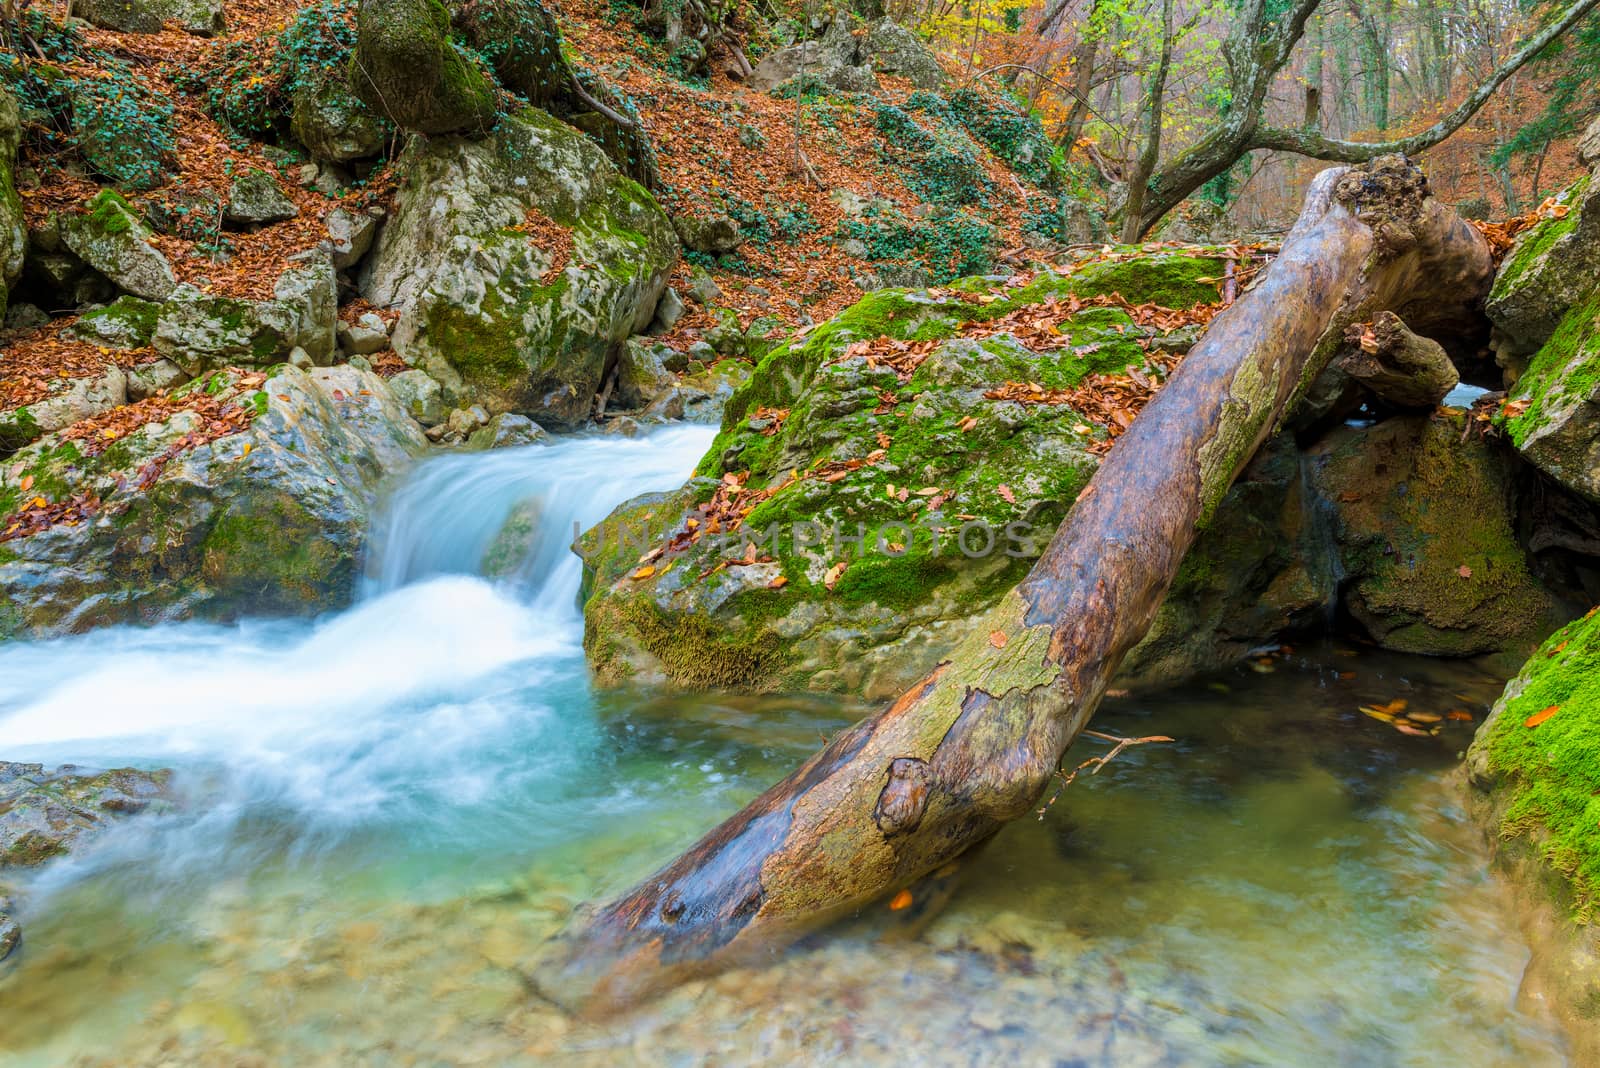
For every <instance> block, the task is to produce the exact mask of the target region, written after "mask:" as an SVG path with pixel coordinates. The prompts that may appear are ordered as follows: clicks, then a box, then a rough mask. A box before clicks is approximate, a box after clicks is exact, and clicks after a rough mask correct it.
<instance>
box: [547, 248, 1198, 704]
mask: <svg viewBox="0 0 1600 1068" xmlns="http://www.w3.org/2000/svg"><path fill="white" fill-rule="evenodd" d="M1216 274H1217V261H1215V260H1213V259H1209V258H1204V257H1165V256H1158V257H1152V258H1150V259H1149V260H1148V261H1145V262H1143V263H1140V262H1137V261H1135V262H1123V263H1110V264H1101V265H1096V266H1093V267H1089V268H1086V269H1085V270H1083V271H1082V272H1080V273H1078V274H1075V275H1072V276H1059V275H1053V274H1046V275H1042V276H1040V277H1039V278H1037V279H1036V280H1034V281H1032V282H1031V283H1029V284H1028V285H1026V286H1023V287H1013V288H1006V287H1005V286H1003V285H1002V284H1000V283H998V282H996V281H993V280H985V279H969V280H967V281H966V282H963V283H959V284H958V285H957V286H955V287H952V290H947V291H939V292H935V293H923V292H914V291H911V292H908V291H902V290H883V291H879V292H877V293H874V294H872V295H870V296H869V297H867V298H866V299H865V300H863V301H861V302H860V303H858V304H857V305H855V306H854V307H852V308H850V309H849V310H847V311H845V312H843V313H842V314H840V315H839V316H837V317H836V318H834V319H833V320H831V321H829V322H828V323H825V324H823V325H822V326H820V327H818V328H816V329H815V330H813V331H811V332H810V333H808V334H807V335H806V336H805V337H803V338H801V339H798V340H795V341H791V342H789V343H788V344H785V345H781V346H779V347H778V348H777V349H775V350H773V351H772V352H771V353H770V354H769V355H768V356H767V357H766V358H765V359H764V360H763V361H762V363H761V364H760V365H759V366H758V367H757V369H756V370H755V372H754V374H753V376H752V377H751V378H750V380H749V381H748V382H747V383H746V384H745V385H743V386H742V387H740V388H739V389H737V390H736V391H735V392H734V393H733V396H732V398H731V399H730V400H729V401H728V402H727V407H726V411H725V414H724V420H723V429H722V433H721V434H720V435H719V436H718V438H717V440H716V442H715V443H714V444H713V445H712V448H711V451H710V452H709V453H708V454H707V456H706V457H705V459H704V460H702V461H701V464H700V467H699V470H698V474H699V475H700V476H701V477H700V478H697V479H695V480H692V481H691V482H689V483H688V484H687V485H686V486H684V487H683V488H682V489H681V490H679V491H677V492H675V493H670V494H665V495H652V496H649V497H646V498H641V499H639V500H637V501H633V502H629V503H628V504H625V505H623V506H622V507H621V508H619V509H618V510H617V511H616V512H615V513H613V515H612V516H611V517H610V518H609V519H608V520H607V521H606V522H605V523H603V524H602V525H601V526H599V527H597V528H596V529H595V530H593V531H590V532H589V533H587V534H585V535H584V536H583V537H582V538H581V539H580V541H579V545H578V550H579V554H580V555H581V556H583V558H584V561H585V565H586V567H587V569H588V572H589V585H588V587H587V589H588V594H587V596H588V603H587V605H586V608H585V621H586V627H585V644H586V648H587V650H588V652H589V655H590V658H591V662H592V663H593V665H594V667H595V670H596V672H597V674H598V675H599V676H600V678H601V679H602V681H605V682H617V681H621V680H623V679H630V678H631V679H637V680H640V681H650V680H665V681H670V682H672V683H676V684H679V685H684V686H691V687H705V686H711V687H728V688H737V689H756V690H760V689H786V688H787V689H803V688H815V689H824V690H838V691H848V692H852V693H857V694H861V695H864V696H867V697H878V696H883V695H887V694H892V693H898V692H899V691H900V689H901V688H902V687H904V686H905V685H906V684H908V683H909V682H911V681H914V680H915V679H916V678H918V677H920V676H921V675H922V674H924V673H925V672H926V671H927V670H928V669H929V668H930V667H931V666H932V665H933V663H934V662H935V661H936V659H937V658H938V657H939V656H940V655H941V654H942V653H943V652H944V651H945V650H947V649H948V648H950V647H951V646H952V645H953V644H955V643H956V642H957V641H958V640H960V638H961V637H963V636H964V635H965V634H966V633H967V632H968V631H969V630H970V629H971V627H972V626H974V625H975V623H976V622H977V621H978V619H979V618H980V616H981V614H982V612H983V611H984V610H985V609H987V608H988V607H989V606H990V605H991V604H993V603H994V602H995V601H996V600H997V599H998V598H999V597H1000V595H1001V594H1002V593H1004V592H1005V591H1006V590H1008V589H1010V588H1011V587H1012V586H1013V585H1014V584H1015V583H1016V582H1017V581H1018V579H1020V578H1021V576H1022V575H1023V574H1025V573H1026V571H1027V569H1028V567H1029V566H1031V562H1032V560H1033V559H1034V558H1036V557H1037V556H1038V554H1039V552H1040V551H1041V550H1042V548H1043V545H1044V543H1045V541H1046V540H1048V538H1049V537H1050V535H1051V534H1052V533H1053V531H1054V529H1055V526H1056V525H1057V523H1059V521H1060V520H1061V518H1062V517H1063V516H1065V514H1066V511H1067V509H1068V508H1069V507H1070V506H1071V503H1072V501H1073V500H1074V499H1075V498H1076V496H1077V494H1078V492H1079V491H1080V490H1081V489H1082V488H1083V486H1084V485H1085V484H1086V483H1087V481H1088V479H1089V477H1090V475H1092V474H1093V472H1094V470H1095V469H1096V467H1097V466H1098V463H1099V461H1098V457H1097V456H1096V454H1095V452H1094V451H1092V450H1091V446H1092V445H1094V444H1095V443H1096V442H1097V441H1102V440H1103V439H1104V438H1105V437H1106V435H1107V431H1106V430H1105V428H1104V426H1103V425H1102V424H1101V423H1099V422H1098V421H1097V420H1095V419H1093V418H1090V417H1089V416H1087V415H1085V414H1083V413H1082V412H1081V411H1078V410H1076V409H1075V408H1074V407H1073V406H1072V405H1071V404H1068V403H1065V402H1064V401H1060V400H1058V401H1057V402H1056V403H1028V404H1024V403H1019V402H1018V401H1016V400H1009V399H989V398H986V397H985V396H984V394H985V393H986V392H990V391H997V390H1004V389H1006V388H1007V383H1029V382H1031V383H1036V384H1038V385H1040V387H1041V388H1043V389H1047V390H1048V389H1058V390H1063V391H1064V390H1068V389H1070V388H1072V387H1073V386H1076V385H1078V384H1080V383H1082V382H1083V380H1084V379H1085V378H1086V376H1088V375H1090V374H1093V373H1096V372H1106V371H1122V370H1123V369H1124V368H1127V367H1133V368H1136V369H1137V368H1142V367H1146V361H1147V357H1146V354H1145V352H1144V350H1143V349H1142V348H1141V347H1140V345H1139V344H1138V342H1137V339H1138V338H1139V336H1140V334H1141V330H1140V329H1139V328H1138V327H1136V326H1135V325H1134V323H1133V322H1132V321H1131V320H1130V319H1129V317H1128V315H1127V313H1126V312H1124V311H1123V310H1122V309H1120V308H1116V307H1093V306H1091V307H1085V308H1081V309H1080V310H1079V311H1077V312H1076V313H1075V314H1068V313H1067V311H1066V307H1065V305H1064V304H1056V305H1054V306H1053V307H1052V308H1051V310H1050V312H1048V313H1047V314H1048V315H1049V317H1050V320H1051V321H1052V322H1056V323H1057V328H1058V329H1059V330H1060V332H1061V335H1057V336H1055V338H1053V340H1052V341H1051V342H1048V343H1046V344H1045V345H1041V346H1040V347H1041V348H1042V349H1043V350H1044V351H1033V350H1031V349H1029V348H1028V347H1027V346H1026V345H1025V344H1024V343H1023V340H1020V339H1021V338H1026V339H1028V340H1030V341H1032V342H1034V343H1035V344H1038V342H1039V340H1040V339H1039V337H1038V336H1037V335H1034V334H1031V333H1030V332H1029V330H1028V328H1027V323H1028V322H1030V321H1031V319H1030V317H1029V315H1028V314H1027V312H1028V309H1030V308H1032V307H1038V306H1041V305H1044V304H1046V302H1048V301H1050V300H1052V299H1056V298H1065V297H1066V296H1067V295H1069V294H1073V293H1076V294H1078V295H1080V296H1085V297H1089V296H1094V295H1097V294H1105V293H1109V292H1112V291H1117V292H1120V293H1122V294H1123V295H1125V296H1127V297H1129V298H1130V299H1135V300H1137V299H1139V298H1140V297H1142V296H1151V295H1153V293H1154V292H1160V293H1161V294H1162V295H1165V294H1167V293H1173V294H1190V293H1195V292H1200V293H1202V295H1203V294H1204V293H1207V292H1209V293H1210V295H1211V297H1212V299H1214V296H1215V289H1214V287H1209V288H1207V287H1204V286H1198V285H1195V284H1194V280H1195V279H1199V278H1202V277H1207V276H1210V277H1215V276H1216ZM1185 278H1186V279H1188V282H1187V283H1186V282H1184V279H1185ZM1141 283H1144V284H1147V285H1149V286H1150V290H1151V292H1147V291H1146V290H1145V289H1143V288H1141ZM1180 299H1181V298H1180ZM1182 303H1183V304H1185V305H1186V304H1188V303H1193V301H1192V300H1188V301H1183V302H1182ZM1011 313H1018V314H1017V316H1016V317H1015V318H1014V319H1013V320H1011V323H1012V324H1014V325H1012V327H1011V330H1007V329H1006V327H1005V326H1001V325H995V326H990V325H988V324H991V323H994V321H995V320H998V319H1001V318H1003V317H1005V316H1007V315H1009V314H1011ZM1058 320H1059V321H1058ZM1013 331H1014V332H1013ZM1063 336H1064V337H1063ZM880 337H884V338H886V340H885V341H884V342H883V343H882V345H881V347H873V346H871V345H870V343H871V342H872V341H873V339H876V338H880ZM858 343H860V344H858ZM865 348H872V350H873V351H872V355H871V356H870V357H869V355H868V354H867V353H866V352H864V351H862V350H863V349H865ZM733 362H735V361H723V363H733ZM718 366H719V367H720V366H722V364H718ZM1151 373H1154V372H1151ZM707 507H709V508H710V509H711V512H710V513H709V514H708V515H706V516H705V517H703V518H701V519H698V520H696V523H697V524H698V525H697V526H690V525H689V524H688V523H687V522H686V519H685V515H686V513H687V512H690V511H692V510H695V509H697V508H699V509H704V508H707ZM718 509H726V510H728V514H724V512H723V511H718ZM746 509H749V510H748V512H747V513H746V512H745V510H746ZM740 513H744V525H743V526H742V527H740V528H739V530H738V531H737V532H735V533H734V534H732V535H731V536H728V537H721V536H712V534H715V533H716V532H717V530H718V527H719V525H720V524H721V523H723V522H725V521H726V520H727V519H728V517H729V515H737V514H740ZM702 528H704V531H705V532H704V533H702V534H694V533H693V531H695V530H701V529H702ZM674 536H677V544H679V545H680V546H681V547H682V549H683V552H682V554H681V555H674V556H670V557H669V556H664V555H663V556H660V557H658V558H656V559H655V560H654V561H653V562H651V563H647V564H645V565H643V566H642V568H641V564H640V557H641V555H643V554H646V553H647V552H648V551H649V550H651V549H653V548H654V547H657V546H660V545H662V544H663V543H664V542H665V541H666V540H667V539H669V538H673V537H674Z"/></svg>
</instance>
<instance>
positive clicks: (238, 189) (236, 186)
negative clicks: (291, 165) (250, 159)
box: [223, 167, 300, 226]
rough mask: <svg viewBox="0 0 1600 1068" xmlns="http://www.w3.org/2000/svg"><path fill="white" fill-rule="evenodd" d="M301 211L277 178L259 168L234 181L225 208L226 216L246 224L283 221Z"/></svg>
mask: <svg viewBox="0 0 1600 1068" xmlns="http://www.w3.org/2000/svg"><path fill="white" fill-rule="evenodd" d="M299 214H300V209H299V207H298V206H296V204H295V202H294V201H292V200H290V199H289V198H288V197H287V196H285V195H284V192H283V187H282V186H280V185H279V184H278V180H277V179H276V178H274V177H273V176H272V175H270V174H268V173H267V172H266V171H264V170H261V169H260V168H259V167H256V168H252V169H251V170H249V171H246V172H245V173H244V174H241V175H239V177H237V178H235V179H234V180H233V184H232V185H230V186H229V187H228V203H227V206H226V207H225V208H224V209H223V218H225V219H227V220H228V221H229V222H231V223H238V224H241V225H247V226H248V225H260V224H264V223H275V222H283V221H284V220H285V219H292V218H294V217H295V216H296V215H299Z"/></svg>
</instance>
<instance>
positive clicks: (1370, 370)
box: [1339, 311, 1461, 409]
mask: <svg viewBox="0 0 1600 1068" xmlns="http://www.w3.org/2000/svg"><path fill="white" fill-rule="evenodd" d="M1372 335H1373V336H1372V339H1370V340H1369V342H1368V345H1369V346H1370V347H1371V351H1368V348H1367V347H1366V346H1364V347H1361V348H1358V349H1356V351H1354V352H1352V353H1350V354H1348V355H1346V356H1345V357H1343V358H1342V359H1341V360H1340V361H1339V366H1340V367H1341V368H1343V369H1344V371H1345V372H1346V373H1347V374H1349V375H1350V377H1351V378H1353V379H1355V380H1356V381H1357V382H1359V383H1361V384H1362V385H1363V386H1365V387H1366V388H1367V389H1369V390H1371V391H1372V393H1373V395H1374V396H1376V397H1377V398H1378V399H1379V400H1381V401H1383V402H1384V403H1386V404H1391V405H1393V406H1394V407H1396V408H1419V409H1429V408H1433V407H1435V406H1437V405H1438V403H1439V402H1440V401H1442V400H1444V398H1445V394H1447V393H1449V392H1450V391H1451V390H1452V389H1455V388H1456V386H1457V385H1458V384H1460V382H1461V376H1460V375H1459V374H1457V373H1456V365H1455V364H1453V363H1451V362H1450V357H1449V356H1448V355H1447V354H1446V353H1445V351H1444V347H1443V346H1442V345H1440V344H1439V343H1438V342H1437V341H1433V340H1430V339H1429V338H1425V337H1418V336H1417V335H1416V334H1413V333H1412V332H1411V331H1410V330H1409V329H1408V328H1407V327H1406V324H1405V323H1404V322H1403V321H1402V320H1401V319H1400V317H1399V316H1398V315H1396V314H1395V313H1394V312H1389V311H1386V312H1380V313H1379V314H1378V315H1377V316H1376V317H1375V318H1374V319H1373V320H1372Z"/></svg>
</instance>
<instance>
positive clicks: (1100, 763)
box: [1039, 731, 1174, 819]
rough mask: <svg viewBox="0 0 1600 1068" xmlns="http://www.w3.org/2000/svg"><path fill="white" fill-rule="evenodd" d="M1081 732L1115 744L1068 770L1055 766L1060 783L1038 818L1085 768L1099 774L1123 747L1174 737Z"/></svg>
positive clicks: (1170, 739)
mask: <svg viewBox="0 0 1600 1068" xmlns="http://www.w3.org/2000/svg"><path fill="white" fill-rule="evenodd" d="M1083 733H1084V734H1085V735H1087V736H1088V737H1090V738H1095V739H1098V740H1099V741H1102V742H1115V743H1116V744H1115V745H1114V746H1112V747H1111V751H1110V752H1108V753H1106V754H1105V756H1097V757H1090V758H1089V759H1088V760H1085V761H1084V762H1083V763H1081V764H1079V765H1078V766H1077V767H1075V768H1073V769H1072V770H1071V771H1070V772H1068V771H1062V770H1061V769H1060V768H1057V769H1056V774H1057V775H1059V776H1060V777H1061V784H1060V785H1059V786H1057V787H1056V792H1055V793H1053V794H1051V795H1050V800H1048V801H1046V802H1045V803H1044V806H1043V807H1042V808H1040V809H1039V818H1040V819H1044V814H1045V813H1046V812H1048V811H1050V806H1051V805H1054V804H1055V803H1056V800H1057V799H1058V798H1059V797H1060V796H1061V791H1063V790H1065V789H1066V788H1067V787H1069V786H1071V785H1072V781H1073V780H1074V779H1076V778H1077V777H1078V773H1079V772H1081V771H1083V770H1084V769H1085V768H1088V769H1089V774H1090V775H1098V774H1100V769H1101V768H1103V767H1105V766H1106V765H1107V764H1109V763H1111V762H1112V761H1113V760H1115V759H1116V758H1117V757H1118V756H1119V755H1120V754H1121V753H1122V751H1123V750H1124V749H1129V748H1131V747H1133V746H1136V745H1148V744H1150V743H1151V742H1170V741H1174V739H1172V738H1168V737H1167V736H1166V735H1165V734H1151V735H1147V736H1145V737H1143V738H1123V737H1120V736H1118V735H1115V734H1103V733H1101V732H1100V731H1084V732H1083Z"/></svg>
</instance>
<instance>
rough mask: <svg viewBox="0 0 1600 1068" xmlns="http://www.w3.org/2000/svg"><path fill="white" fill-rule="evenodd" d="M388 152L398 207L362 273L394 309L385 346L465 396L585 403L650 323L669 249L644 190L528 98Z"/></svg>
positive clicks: (548, 416) (555, 411)
mask: <svg viewBox="0 0 1600 1068" xmlns="http://www.w3.org/2000/svg"><path fill="white" fill-rule="evenodd" d="M398 166H399V169H400V171H401V174H402V176H403V182H404V185H403V188H402V191H401V194H400V203H399V206H398V210H397V212H396V214H395V216H394V217H393V218H392V219H391V220H390V222H389V223H388V225H386V226H385V227H384V230H383V233H382V235H381V236H380V237H379V240H378V244H377V247H376V248H375V249H374V250H373V251H372V253H371V254H370V255H369V256H368V258H367V260H366V261H365V265H364V275H363V279H362V288H363V291H364V294H365V295H366V297H367V298H368V299H369V300H370V301H371V302H372V303H374V304H376V305H379V306H382V307H395V306H399V307H401V308H402V309H403V310H402V313H401V316H400V321H399V323H398V325H397V326H396V329H395V333H394V347H395V351H396V352H398V353H399V354H400V356H401V357H402V358H404V359H405V360H406V361H407V362H408V363H411V364H413V365H415V366H418V367H421V368H422V369H424V370H426V371H428V373H430V374H431V375H433V376H434V377H435V378H437V379H439V380H440V381H441V382H442V383H444V385H445V387H446V388H447V390H449V391H450V392H451V393H452V394H454V395H455V396H456V397H457V398H458V401H459V402H460V403H473V402H476V403H480V404H482V405H483V406H484V407H485V408H487V409H488V410H489V411H490V412H491V413H497V412H503V411H514V412H519V413H521V414H524V415H529V416H532V417H534V418H536V419H538V420H540V421H541V422H544V421H549V422H554V423H559V424H569V425H570V424H575V423H578V422H580V421H581V420H583V419H585V418H587V416H588V415H589V413H590V411H591V409H592V407H593V401H594V397H595V394H596V392H597V390H598V389H599V387H600V384H601V376H602V375H603V373H604V371H605V369H606V363H607V358H608V354H609V353H610V351H611V350H612V348H613V347H614V346H617V345H620V344H622V343H623V342H624V341H625V340H626V339H627V338H629V337H631V336H632V335H634V334H637V333H639V332H641V331H643V330H644V329H645V328H646V327H647V326H648V325H649V324H650V321H651V318H652V317H653V316H654V313H655V307H656V302H657V300H659V298H660V296H661V293H662V290H663V289H664V288H665V286H666V281H667V275H668V272H670V270H671V269H672V265H673V263H674V262H675V261H676V259H677V256H678V242H677V237H676V236H675V234H674V233H673V230H672V226H671V223H670V222H669V221H668V220H667V217H666V215H665V214H663V213H662V211H661V209H660V207H658V206H657V204H656V202H655V200H654V199H653V198H652V197H651V196H650V195H649V194H648V193H647V192H645V190H644V189H643V188H641V187H640V186H639V185H637V184H636V183H635V182H633V181H632V180H630V179H628V178H625V177H623V176H622V175H621V174H619V173H618V172H617V170H616V168H615V167H613V166H612V165H611V163H610V161H609V160H607V159H606V157H605V155H604V153H602V152H601V151H600V149H599V148H597V147H596V146H595V145H594V143H593V142H591V141H590V140H589V139H588V138H586V137H584V136H583V135H582V134H580V133H578V132H577V131H575V130H573V129H572V128H571V127H570V126H567V125H565V124H563V123H561V122H558V121H557V120H555V119H553V118H551V117H550V116H549V115H547V114H546V113H544V112H541V111H536V110H533V109H525V110H523V111H521V112H519V113H517V114H516V115H512V116H508V117H507V118H505V119H504V120H503V121H502V122H501V123H500V125H499V127H498V128H497V129H496V131H495V133H494V135H493V136H492V137H490V138H488V139H486V140H481V141H474V140H468V139H465V138H434V139H431V140H428V141H426V142H425V143H424V142H421V141H419V142H417V143H415V144H413V145H412V147H410V148H409V149H407V151H406V154H405V155H404V156H403V157H402V158H401V160H400V163H399V165H398ZM537 216H543V217H544V219H543V220H540V221H541V222H545V221H546V220H547V224H546V225H544V226H541V227H540V228H538V229H533V228H526V224H527V222H528V220H529V219H530V218H535V217H537ZM552 232H565V233H566V234H567V235H570V254H568V253H565V252H563V251H562V250H561V249H559V248H556V247H551V246H552V240H551V238H550V236H549V235H550V234H551V233H552Z"/></svg>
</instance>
